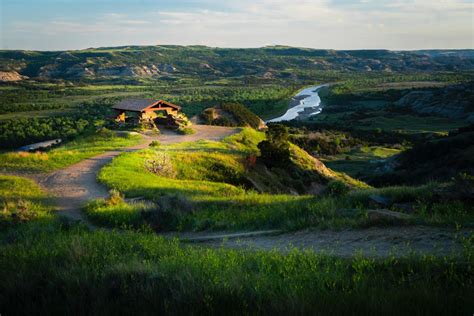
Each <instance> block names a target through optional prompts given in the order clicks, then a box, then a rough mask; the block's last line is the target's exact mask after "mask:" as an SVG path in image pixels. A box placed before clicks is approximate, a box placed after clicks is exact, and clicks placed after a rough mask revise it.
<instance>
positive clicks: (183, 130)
mask: <svg viewBox="0 0 474 316" xmlns="http://www.w3.org/2000/svg"><path fill="white" fill-rule="evenodd" d="M178 133H180V134H182V135H192V134H194V133H196V131H195V130H194V129H192V128H191V127H180V128H178Z"/></svg>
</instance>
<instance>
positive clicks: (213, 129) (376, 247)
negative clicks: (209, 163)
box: [29, 125, 473, 257]
mask: <svg viewBox="0 0 474 316" xmlns="http://www.w3.org/2000/svg"><path fill="white" fill-rule="evenodd" d="M193 127H194V129H195V130H196V134H193V135H186V136H183V135H178V134H176V133H174V132H171V131H167V130H164V131H163V132H162V134H161V135H159V136H154V137H151V136H143V142H142V143H141V144H139V145H136V146H133V147H128V148H125V149H122V150H116V151H109V152H106V153H103V154H101V155H98V156H95V157H93V158H89V159H85V160H83V161H81V162H79V163H77V164H75V165H72V166H69V167H67V168H65V169H61V170H58V171H55V172H53V173H50V174H46V175H34V176H33V175H30V176H29V177H32V178H34V179H35V180H36V181H38V183H39V184H40V185H41V186H42V187H43V188H45V189H46V190H47V191H48V192H49V193H50V194H51V195H52V196H53V197H54V201H53V202H54V204H55V205H56V208H57V211H58V213H59V214H60V215H62V216H65V217H66V218H69V219H71V220H74V221H82V222H84V224H86V225H87V226H89V227H90V228H91V229H96V228H97V227H95V226H93V225H92V224H90V223H89V222H88V221H87V219H86V218H85V217H84V215H83V213H82V212H81V208H82V207H83V206H84V204H85V203H86V202H88V201H90V200H92V199H97V198H106V197H108V190H107V188H106V187H105V186H103V185H101V184H99V183H98V182H97V180H96V177H97V173H98V172H99V170H100V169H101V168H102V167H103V166H105V165H106V164H107V163H109V162H110V161H111V160H112V159H113V158H114V157H116V156H117V155H119V154H120V153H123V152H133V151H136V150H139V149H143V148H147V147H148V145H149V144H150V142H152V141H153V140H159V141H160V142H161V143H162V144H172V143H180V142H192V141H197V140H200V139H207V140H220V139H222V138H224V137H227V136H230V135H232V134H234V133H236V132H238V129H235V128H227V127H217V126H205V125H194V126H193ZM472 233H473V230H472V229H462V230H458V231H456V230H454V229H448V228H439V227H424V226H399V227H372V228H368V229H357V230H356V229H353V230H342V231H332V230H302V231H298V232H292V233H282V232H280V231H256V232H240V233H235V232H234V233H229V234H227V233H223V232H219V233H209V232H202V233H179V234H173V233H170V234H164V236H165V237H169V238H172V237H178V238H180V239H181V240H182V241H183V242H188V243H192V244H194V245H198V246H204V247H222V246H224V247H226V248H234V249H254V250H271V249H277V250H279V251H282V252H286V251H289V250H290V249H292V248H297V249H311V250H314V251H316V252H326V253H329V254H333V255H336V256H341V257H350V256H353V255H354V253H355V252H357V251H359V252H361V253H363V254H364V255H367V256H374V257H387V256H390V255H397V256H399V255H406V254H409V253H412V252H415V253H418V254H426V253H430V254H435V255H451V254H459V253H460V251H461V249H462V247H461V238H462V237H467V236H469V235H471V234H472Z"/></svg>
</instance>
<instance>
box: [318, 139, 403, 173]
mask: <svg viewBox="0 0 474 316" xmlns="http://www.w3.org/2000/svg"><path fill="white" fill-rule="evenodd" d="M402 151H403V150H402V149H397V148H389V147H383V146H363V147H360V148H356V149H354V150H351V151H350V152H347V153H344V154H339V155H334V156H331V157H328V158H326V159H323V161H324V163H325V164H326V166H328V167H329V168H331V169H333V170H335V171H339V172H343V173H346V174H348V175H350V176H351V177H355V178H358V177H359V178H360V177H363V176H369V175H372V174H374V168H377V167H379V166H380V162H381V161H383V159H387V158H390V157H392V156H394V155H397V154H399V153H401V152H402Z"/></svg>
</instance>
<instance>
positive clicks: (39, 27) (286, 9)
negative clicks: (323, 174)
mask: <svg viewBox="0 0 474 316" xmlns="http://www.w3.org/2000/svg"><path fill="white" fill-rule="evenodd" d="M134 8H137V7H134ZM473 10H474V8H473V4H472V2H471V1H460V0H436V1H434V0H393V1H389V0H377V1H375V0H358V1H357V0H356V1H349V0H291V1H290V0H240V1H233V2H230V3H223V2H221V1H219V2H218V1H217V0H207V1H193V5H192V6H174V7H173V6H171V7H167V8H166V9H165V8H159V7H158V8H156V10H145V8H144V9H143V10H142V11H141V12H140V10H138V12H137V11H133V12H132V11H130V12H122V11H120V10H118V11H115V10H114V11H109V12H105V13H102V14H97V15H96V16H94V15H91V16H89V17H88V18H87V19H85V20H84V19H77V18H74V17H71V16H69V17H67V16H65V17H62V18H61V19H52V20H50V21H43V22H37V23H36V24H35V23H33V22H28V21H21V19H20V20H16V21H15V22H14V23H12V24H11V25H8V30H6V31H5V32H4V33H5V34H6V36H5V37H6V39H8V40H9V41H12V42H14V43H17V45H19V46H21V45H24V44H25V43H26V42H27V41H28V40H29V38H30V39H31V37H33V36H35V37H37V38H42V39H43V41H44V43H45V44H44V45H45V46H47V45H53V44H54V45H56V46H57V47H51V48H65V47H59V44H58V39H60V38H65V37H68V36H69V38H68V41H69V42H68V41H65V43H67V44H69V43H71V41H72V39H75V40H76V44H74V45H75V47H74V48H77V47H86V46H87V47H88V46H93V45H96V46H104V45H125V44H156V43H157V42H160V43H166V44H205V45H210V46H230V47H255V46H263V45H265V44H268V43H271V44H287V45H294V46H306V47H317V48H336V49H341V48H344V49H346V48H391V49H414V48H437V47H438V48H454V47H459V48H461V47H464V48H473V46H474V40H473V36H474V35H473V29H472V23H473ZM27 33H29V34H30V37H28V36H26V35H25V34H27ZM72 35H73V36H72ZM52 37H53V39H51V38H52ZM41 48H43V47H41ZM48 48H49V47H48Z"/></svg>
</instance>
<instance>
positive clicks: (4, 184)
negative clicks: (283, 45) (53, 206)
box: [0, 175, 52, 228]
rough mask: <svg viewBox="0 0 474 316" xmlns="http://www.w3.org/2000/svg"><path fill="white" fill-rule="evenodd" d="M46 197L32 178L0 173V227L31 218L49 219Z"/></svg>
mask: <svg viewBox="0 0 474 316" xmlns="http://www.w3.org/2000/svg"><path fill="white" fill-rule="evenodd" d="M46 198H47V196H46V194H45V193H44V192H43V191H42V190H41V188H40V187H39V186H38V185H37V184H36V183H35V182H34V181H33V180H30V179H26V178H22V177H16V176H6V175H0V208H1V209H0V228H2V227H5V226H10V225H13V224H18V223H21V222H26V221H30V220H33V219H43V220H44V219H51V218H52V216H51V214H50V212H49V208H48V207H47V206H46V205H45V202H46Z"/></svg>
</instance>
